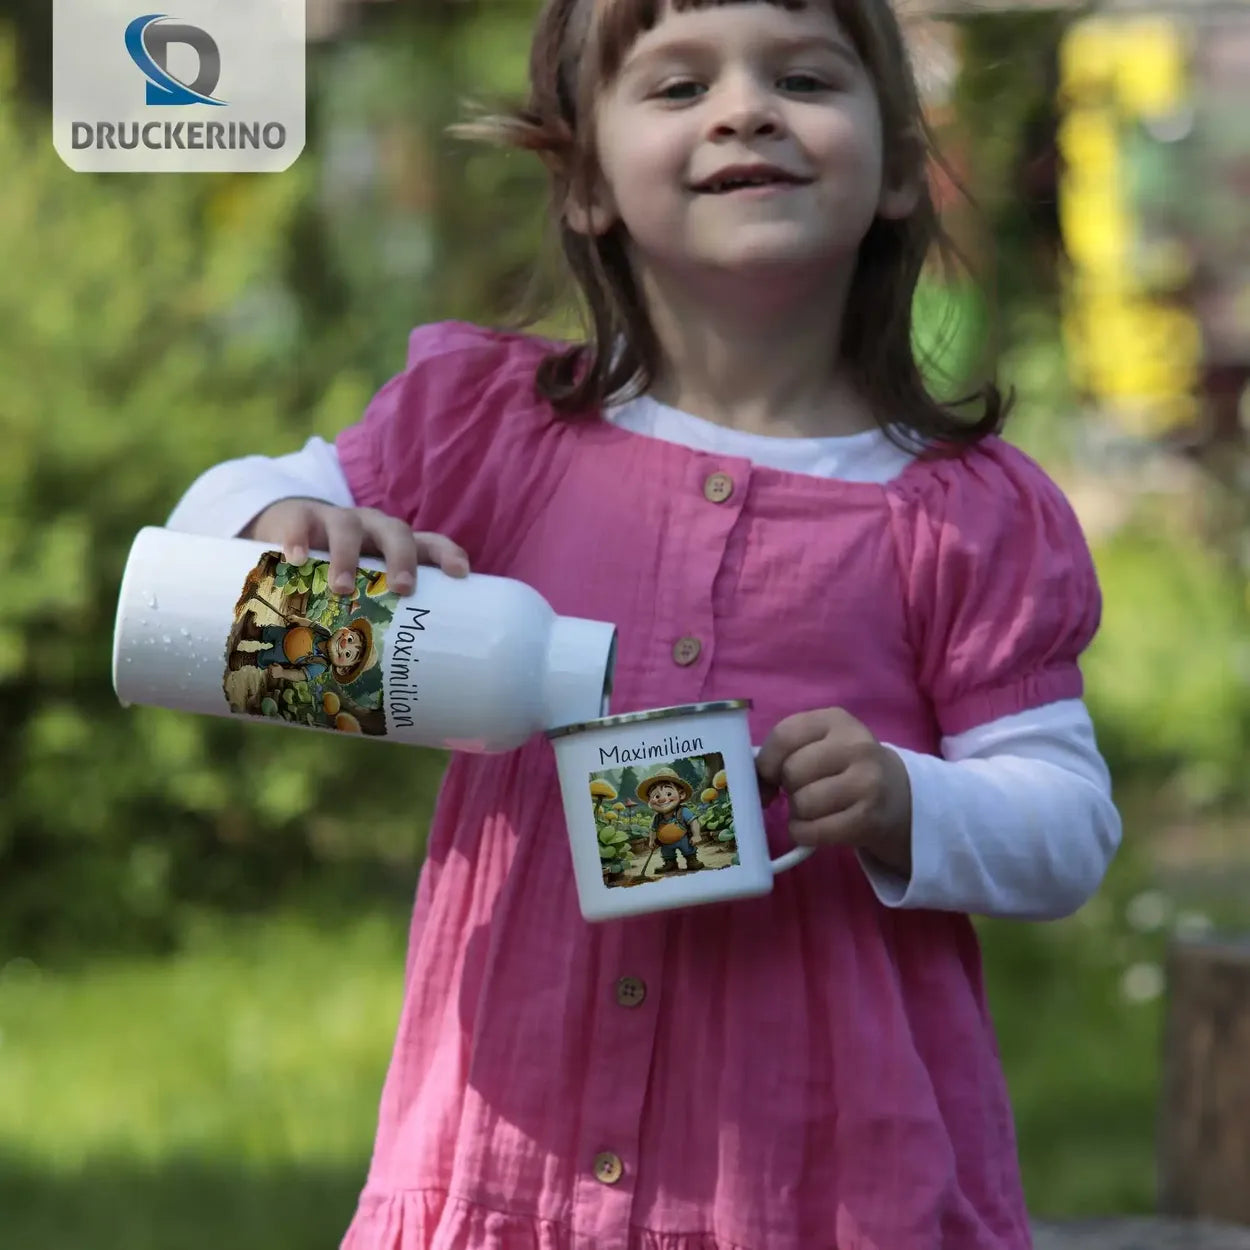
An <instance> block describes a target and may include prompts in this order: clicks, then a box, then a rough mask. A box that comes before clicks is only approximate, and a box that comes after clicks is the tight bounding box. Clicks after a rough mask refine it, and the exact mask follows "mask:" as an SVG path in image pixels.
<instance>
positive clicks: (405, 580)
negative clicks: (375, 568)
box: [368, 517, 418, 595]
mask: <svg viewBox="0 0 1250 1250" xmlns="http://www.w3.org/2000/svg"><path fill="white" fill-rule="evenodd" d="M368 532H369V533H370V535H371V536H372V537H373V539H374V541H375V543H376V545H377V548H378V554H379V555H380V556H382V557H383V559H385V561H386V581H387V585H388V586H389V587H390V588H391V589H392V590H393V591H395V593H396V594H400V595H410V594H412V591H413V588H414V587H415V586H416V584H417V558H418V547H417V536H416V535H415V534H414V533H413V532H412V530H410V529H409V528H408V526H407V525H405V524H404V523H403V521H397V520H395V518H394V517H383V518H381V520H380V521H379V523H378V524H377V525H374V526H370V527H369V530H368Z"/></svg>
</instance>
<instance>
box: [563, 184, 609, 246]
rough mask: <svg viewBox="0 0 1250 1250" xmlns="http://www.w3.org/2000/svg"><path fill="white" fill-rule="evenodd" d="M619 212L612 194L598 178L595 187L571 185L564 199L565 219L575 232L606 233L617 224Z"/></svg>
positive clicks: (586, 233)
mask: <svg viewBox="0 0 1250 1250" xmlns="http://www.w3.org/2000/svg"><path fill="white" fill-rule="evenodd" d="M618 216H619V214H618V213H617V211H616V204H615V203H614V202H613V200H612V195H611V193H610V192H609V191H608V188H607V187H606V186H605V185H604V184H603V181H602V179H597V180H596V182H595V185H594V187H593V189H591V190H590V191H589V192H587V190H586V188H584V187H570V188H569V191H568V194H567V195H566V196H565V199H564V220H565V221H566V222H567V223H568V227H569V229H570V230H572V231H573V232H574V233H575V234H585V235H594V236H599V235H604V234H607V233H608V231H609V230H611V229H612V227H613V226H614V225H616V222H617V218H618Z"/></svg>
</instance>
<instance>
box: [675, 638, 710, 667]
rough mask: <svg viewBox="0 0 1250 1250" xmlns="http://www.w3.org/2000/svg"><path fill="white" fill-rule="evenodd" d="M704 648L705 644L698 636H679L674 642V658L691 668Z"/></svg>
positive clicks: (683, 665)
mask: <svg viewBox="0 0 1250 1250" xmlns="http://www.w3.org/2000/svg"><path fill="white" fill-rule="evenodd" d="M702 650H703V644H702V643H701V642H700V641H699V640H698V639H697V638H678V640H677V641H676V642H675V643H673V659H674V660H675V661H676V662H677V663H678V664H680V665H681V666H682V668H689V667H690V665H691V664H693V663H694V662H695V661H696V660H697V659H698V658H699V654H700V652H702Z"/></svg>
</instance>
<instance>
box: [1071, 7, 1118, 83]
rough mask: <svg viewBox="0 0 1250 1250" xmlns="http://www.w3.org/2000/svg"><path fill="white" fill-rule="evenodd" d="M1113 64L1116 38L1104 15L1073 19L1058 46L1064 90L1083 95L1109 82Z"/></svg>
mask: <svg viewBox="0 0 1250 1250" xmlns="http://www.w3.org/2000/svg"><path fill="white" fill-rule="evenodd" d="M1115 63H1116V40H1115V31H1114V28H1113V27H1112V24H1111V23H1110V22H1109V21H1107V19H1106V18H1101V17H1091V18H1086V19H1085V20H1084V21H1079V22H1073V24H1072V25H1071V26H1070V27H1069V28H1068V32H1067V34H1066V35H1065V36H1064V38H1063V42H1062V43H1061V44H1060V46H1059V82H1060V87H1061V89H1062V90H1063V91H1064V92H1068V93H1072V94H1074V95H1075V94H1082V93H1084V92H1087V91H1089V90H1090V89H1091V88H1093V89H1097V88H1098V87H1101V86H1103V85H1105V84H1106V83H1108V82H1109V81H1110V80H1111V78H1112V76H1113V74H1114V72H1115Z"/></svg>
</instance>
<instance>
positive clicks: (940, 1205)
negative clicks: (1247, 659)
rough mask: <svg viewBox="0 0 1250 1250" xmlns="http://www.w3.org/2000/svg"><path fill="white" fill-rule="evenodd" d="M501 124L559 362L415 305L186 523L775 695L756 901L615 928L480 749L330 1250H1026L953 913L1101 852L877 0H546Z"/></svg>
mask: <svg viewBox="0 0 1250 1250" xmlns="http://www.w3.org/2000/svg"><path fill="white" fill-rule="evenodd" d="M532 69H533V82H532V96H531V99H530V102H529V105H528V107H527V108H526V109H525V110H524V111H523V112H521V113H519V114H518V115H517V116H515V117H513V118H511V119H508V120H505V121H499V122H498V123H495V130H496V132H497V133H500V134H502V135H503V136H504V137H505V138H507V139H508V140H510V141H511V142H512V143H514V144H516V145H517V146H519V147H522V148H526V149H530V150H533V151H535V152H537V153H539V154H540V155H541V157H542V158H543V160H544V161H545V162H546V164H547V165H548V167H549V169H550V170H551V175H552V182H553V188H554V193H555V199H554V203H555V211H556V213H557V215H558V220H559V224H560V230H561V235H562V239H563V245H564V250H565V253H566V255H567V258H568V260H569V262H570V265H571V268H572V270H573V273H574V275H575V276H576V278H577V280H578V282H579V284H580V287H581V291H582V294H583V295H584V298H585V301H586V303H587V305H588V306H589V308H590V310H591V314H592V318H593V327H594V329H593V334H592V335H591V336H590V337H589V341H588V342H586V343H584V344H580V345H576V346H573V347H570V346H568V345H563V346H560V345H555V344H550V343H546V342H542V341H539V340H536V339H533V338H529V337H526V336H523V335H520V334H505V333H499V332H495V331H491V330H486V329H479V328H475V327H473V326H469V325H460V324H443V325H434V326H430V327H426V328H423V329H419V330H417V331H416V332H415V333H414V334H413V335H412V339H411V348H410V354H409V359H408V364H407V367H406V369H405V370H404V371H403V372H402V373H401V374H399V375H398V376H397V377H396V378H394V379H393V380H392V381H391V382H389V383H388V384H387V385H386V386H384V387H383V388H382V390H381V391H380V393H379V394H378V396H377V398H376V399H375V400H374V402H373V403H372V405H371V406H370V408H369V409H368V411H367V413H366V414H365V416H364V419H363V420H362V421H361V422H360V423H359V424H357V425H355V426H353V427H352V428H350V429H348V430H346V431H345V432H344V433H343V434H342V435H341V436H340V437H339V439H338V441H337V443H336V444H335V445H334V446H333V447H331V446H329V445H327V444H325V443H321V442H317V441H313V442H311V443H309V444H308V445H307V446H306V447H305V448H304V450H303V451H301V452H298V453H295V454H294V455H292V456H289V457H285V458H282V459H279V460H274V461H269V460H264V459H260V458H249V459H246V460H242V461H238V462H234V463H231V464H228V465H223V466H219V467H218V468H216V469H214V470H211V471H210V472H209V473H208V474H206V475H205V477H203V478H202V479H201V480H200V481H199V482H198V483H197V484H196V485H195V486H194V487H193V488H192V490H191V491H190V493H189V494H188V496H187V497H186V498H185V500H184V501H183V503H182V504H181V505H180V506H179V509H178V510H177V512H176V513H175V515H174V517H173V518H172V519H171V524H172V525H174V526H176V527H183V528H187V529H196V530H201V531H209V532H218V533H244V534H248V535H250V536H252V537H256V538H260V539H263V540H264V541H266V542H269V543H273V544H281V545H282V547H283V548H284V549H285V551H286V552H287V554H288V557H289V558H290V559H291V560H293V561H300V560H303V559H304V557H305V554H306V552H307V551H308V549H309V548H310V547H314V546H315V547H328V548H329V550H330V552H331V555H332V578H341V577H348V578H350V571H351V569H352V568H353V566H354V565H355V563H356V560H357V557H358V555H359V554H360V552H361V551H362V550H368V551H370V552H373V553H375V554H378V555H380V556H382V557H383V558H384V561H385V564H386V567H387V569H388V572H389V576H390V578H391V579H392V583H391V584H392V586H393V588H394V589H395V590H398V591H401V592H403V591H407V590H410V589H411V587H412V585H413V577H414V573H415V569H416V566H417V564H418V561H424V562H427V563H438V564H440V565H441V566H442V567H443V568H444V569H446V570H447V571H449V572H453V573H463V572H465V571H467V569H468V567H469V564H470V563H471V564H472V566H473V567H474V568H475V569H477V570H480V571H482V572H488V573H494V574H500V575H505V576H509V577H514V578H519V579H521V580H523V581H526V582H528V583H530V584H531V585H532V586H534V587H536V588H537V589H538V590H539V591H540V592H542V594H544V595H545V596H546V597H547V598H548V599H549V600H550V602H551V603H552V604H553V606H554V607H555V609H556V610H557V611H558V612H561V613H565V614H569V615H574V616H582V617H592V618H598V619H601V620H609V621H613V622H615V623H616V624H617V625H618V626H619V629H620V660H619V670H618V673H617V686H616V693H615V696H614V706H613V710H614V711H616V712H625V711H630V710H637V709H646V708H654V707H662V706H671V705H674V704H681V703H696V702H700V701H704V700H711V699H725V698H750V699H753V700H754V710H753V713H752V716H753V721H752V723H753V728H754V732H755V737H756V741H757V743H759V744H760V745H762V748H763V749H762V752H761V754H760V756H759V771H760V774H761V777H762V779H763V781H764V782H765V783H767V784H768V785H769V786H771V787H776V788H778V789H779V790H780V791H781V796H782V797H781V799H780V800H779V801H778V802H776V803H773V804H772V805H771V806H770V808H769V812H768V819H769V833H770V838H771V840H772V842H773V845H774V849H775V850H781V849H783V848H784V847H786V846H787V845H790V844H792V842H793V841H797V842H801V843H806V844H815V845H817V846H818V847H819V848H820V849H819V851H818V853H817V854H816V855H815V856H813V857H812V858H811V859H810V860H808V861H807V862H806V863H805V864H803V865H802V866H800V867H799V868H797V869H795V870H794V871H793V872H790V873H787V874H785V875H783V876H782V877H780V878H779V879H778V881H777V885H776V888H775V890H774V892H773V893H772V894H771V895H770V896H769V897H767V898H764V899H761V900H756V901H751V902H743V903H733V904H728V905H724V906H715V907H706V908H695V909H691V910H688V911H684V912H670V913H666V914H663V915H656V916H650V917H644V918H639V919H635V920H630V921H627V922H621V923H614V924H607V925H602V926H588V925H587V924H585V923H584V922H583V921H582V920H581V918H580V915H579V912H578V906H577V900H576V895H575V889H574V880H573V872H572V868H571V865H570V863H569V860H568V845H567V841H566V839H565V838H564V837H563V836H562V834H561V833H560V831H559V830H558V829H554V828H553V826H552V820H551V814H552V813H553V812H558V811H560V810H561V803H560V794H559V789H558V786H557V782H556V774H555V768H554V764H553V759H552V753H551V750H550V746H549V744H548V743H547V742H546V741H545V739H543V738H542V737H541V736H540V737H538V738H537V739H535V740H534V741H532V742H531V743H529V744H528V745H527V746H525V747H523V748H522V749H520V750H518V751H515V752H513V753H511V754H509V755H506V756H495V757H481V756H478V757H471V756H455V757H453V759H452V761H451V764H450V767H449V769H448V772H447V775H446V779H445V781H444V784H443V789H442V793H441V796H440V800H439V804H438V809H437V815H436V817H435V820H434V823H433V827H432V829H431V831H430V837H429V853H428V860H427V863H426V865H425V868H424V871H423V873H422V877H421V883H420V889H419V893H418V897H417V902H416V909H415V915H414V918H413V923H412V932H411V945H410V954H409V959H408V964H407V987H406V997H405V1002H404V1007H403V1012H402V1017H401V1020H400V1024H399V1033H398V1038H397V1041H396V1044H395V1051H394V1058H393V1062H392V1065H391V1069H390V1073H389V1075H388V1078H387V1081H386V1086H385V1090H384V1093H383V1095H382V1105H381V1118H380V1125H379V1129H378V1136H377V1142H376V1147H375V1151H374V1156H373V1162H372V1167H371V1170H370V1173H369V1178H368V1183H367V1185H366V1188H365V1190H364V1193H363V1195H362V1198H361V1201H360V1205H359V1209H358V1211H357V1214H356V1216H355V1219H354V1221H353V1223H352V1225H351V1228H350V1231H349V1232H348V1234H347V1238H346V1241H345V1243H344V1246H345V1250H427V1248H428V1250H486V1248H499V1250H574V1248H576V1250H627V1248H631V1250H632V1248H637V1250H835V1248H836V1250H1021V1248H1023V1247H1026V1246H1028V1245H1029V1231H1028V1224H1027V1218H1026V1212H1025V1206H1024V1201H1023V1198H1022V1195H1021V1187H1020V1178H1019V1172H1018V1166H1017V1160H1016V1147H1015V1140H1014V1136H1013V1129H1012V1120H1011V1112H1010V1107H1009V1103H1008V1097H1007V1090H1006V1088H1005V1085H1004V1080H1003V1074H1002V1070H1001V1067H1000V1063H999V1059H998V1055H997V1051H996V1046H995V1041H994V1036H993V1031H992V1027H991V1023H990V1019H989V1013H988V1010H987V1007H986V1002H985V994H984V989H983V985H982V976H981V965H980V959H979V954H978V947H977V940H976V937H975V934H974V930H973V927H972V924H971V923H970V921H969V919H968V914H969V913H984V914H993V915H1003V916H1016V917H1030V918H1045V917H1056V916H1061V915H1064V914H1066V913H1069V912H1071V911H1073V910H1074V909H1075V908H1077V907H1079V906H1080V905H1081V904H1082V903H1083V902H1084V901H1085V899H1086V898H1088V897H1089V895H1090V894H1091V892H1092V891H1093V890H1094V889H1095V888H1096V887H1097V885H1098V883H1099V882H1100V880H1101V878H1102V876H1103V873H1104V871H1105V869H1106V866H1107V864H1108V862H1109V860H1110V858H1111V856H1112V855H1113V853H1114V850H1115V848H1116V846H1117V844H1118V841H1119V836H1120V827H1119V821H1118V817H1117V815H1116V812H1115V809H1114V807H1113V806H1112V803H1111V801H1110V798H1109V793H1108V791H1109V786H1108V779H1107V773H1106V769H1105V767H1104V765H1103V762H1102V760H1101V759H1100V757H1099V754H1098V750H1097V748H1096V746H1095V743H1094V736H1093V732H1092V729H1091V726H1090V721H1089V717H1088V715H1087V714H1086V711H1085V709H1084V706H1083V704H1082V702H1081V692H1082V687H1081V676H1080V672H1079V670H1078V667H1077V661H1078V657H1079V656H1080V654H1081V652H1082V651H1083V650H1084V649H1085V647H1086V646H1087V644H1088V643H1089V641H1090V639H1091V637H1092V636H1093V634H1094V632H1095V629H1096V627H1097V622H1098V616H1099V595H1098V589H1097V585H1096V582H1095V576H1094V571H1093V568H1092V566H1091V562H1090V557H1089V554H1088V551H1087V549H1086V545H1085V543H1084V541H1083V539H1082V535H1081V532H1080V529H1079V527H1078V524H1077V522H1076V520H1075V519H1074V517H1073V514H1072V512H1071V510H1070V509H1069V507H1068V505H1067V504H1066V502H1065V501H1064V499H1063V497H1062V496H1061V494H1060V492H1059V491H1058V489H1057V488H1056V487H1055V486H1054V485H1052V483H1051V482H1050V481H1049V480H1048V479H1047V478H1046V476H1045V475H1044V474H1043V473H1042V472H1041V470H1040V469H1039V468H1038V467H1037V466H1036V465H1035V464H1033V463H1032V462H1031V461H1029V460H1028V459H1026V457H1025V456H1023V455H1022V454H1020V453H1019V452H1017V451H1015V450H1013V449H1012V448H1011V447H1010V446H1008V445H1007V444H1005V443H1003V442H1001V441H1000V440H999V439H998V438H997V437H996V436H995V435H994V433H993V431H994V430H995V428H996V427H997V425H998V423H999V418H1000V415H1001V414H1000V411H999V408H1000V405H999V402H998V398H997V395H996V393H995V392H993V390H992V389H987V391H986V392H985V394H984V396H983V398H984V400H985V414H984V419H983V420H981V421H980V422H979V423H977V424H970V423H968V422H966V421H961V420H960V419H958V418H957V417H956V416H955V415H953V414H952V413H951V412H949V411H947V410H945V409H943V408H942V407H940V406H939V405H938V404H937V403H935V402H934V400H932V399H931V398H930V397H929V396H928V395H927V394H926V393H925V390H924V387H923V384H922V381H921V377H920V373H919V371H918V369H917V365H916V362H915V360H914V359H913V355H912V349H911V338H910V331H911V326H910V307H911V299H912V294H913V291H914V288H915V286H916V282H917V277H918V274H919V272H920V268H921V264H922V262H923V260H924V258H925V256H926V254H927V253H928V252H929V250H930V248H931V246H932V244H933V242H934V240H935V237H936V232H937V227H936V222H935V216H934V211H933V208H932V203H931V200H930V197H929V192H928V189H927V187H926V183H925V173H924V170H925V149H924V145H923V143H922V139H921V136H922V133H923V130H922V124H921V119H920V114H919V108H918V103H917V95H916V89H915V86H914V84H913V81H912V78H911V74H910V71H909V68H908V63H907V59H906V56H905V53H904V48H903V45H902V43H901V40H900V35H899V30H898V28H897V26H896V24H895V19H894V18H893V16H892V14H891V11H890V8H889V5H888V3H887V2H886V0H828V2H827V0H807V3H805V4H804V3H799V2H798V0H738V2H736V3H717V2H716V0H704V2H703V3H699V2H698V0H684V2H683V0H669V2H668V3H665V2H664V0H548V3H547V5H546V7H545V9H544V10H543V12H542V14H541V16H540V18H539V21H538V29H537V33H536V37H535V41H534V52H533V66H532Z"/></svg>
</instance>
